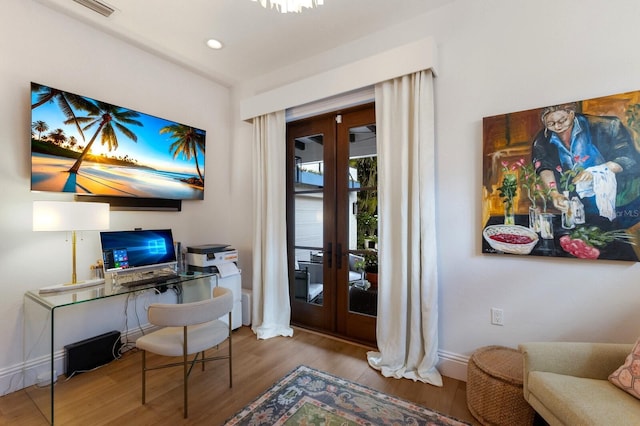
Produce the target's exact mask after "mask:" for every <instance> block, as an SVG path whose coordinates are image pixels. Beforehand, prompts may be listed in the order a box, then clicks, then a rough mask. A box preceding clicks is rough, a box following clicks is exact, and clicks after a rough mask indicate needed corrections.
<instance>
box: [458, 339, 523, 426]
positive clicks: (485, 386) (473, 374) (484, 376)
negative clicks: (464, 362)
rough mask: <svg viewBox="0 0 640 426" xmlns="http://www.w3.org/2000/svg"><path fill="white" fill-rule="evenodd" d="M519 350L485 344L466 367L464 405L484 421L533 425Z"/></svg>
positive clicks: (485, 423) (480, 420)
mask: <svg viewBox="0 0 640 426" xmlns="http://www.w3.org/2000/svg"><path fill="white" fill-rule="evenodd" d="M523 363H524V361H523V358H522V354H521V353H520V352H519V351H517V350H515V349H512V348H506V347H504V346H486V347H484V348H480V349H478V350H477V351H475V352H474V353H473V355H471V359H470V360H469V366H468V367H467V406H468V407H469V411H471V414H473V416H474V417H475V418H476V419H477V420H478V421H479V422H480V423H482V424H483V425H517V426H522V425H532V424H533V418H534V415H535V412H534V411H533V408H531V406H530V405H529V404H528V403H527V401H525V399H524V396H523V395H522V370H523Z"/></svg>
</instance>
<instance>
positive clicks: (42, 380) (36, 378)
mask: <svg viewBox="0 0 640 426" xmlns="http://www.w3.org/2000/svg"><path fill="white" fill-rule="evenodd" d="M53 330H54V328H53V310H52V309H51V308H50V307H48V306H43V305H41V304H40V303H38V302H37V301H35V300H33V299H31V298H29V297H25V299H24V323H23V342H24V347H23V358H24V371H23V379H24V387H25V390H26V393H27V395H28V396H29V397H30V398H31V400H32V401H33V403H34V404H35V406H36V407H37V408H38V410H40V412H41V413H42V415H43V417H44V418H45V419H46V420H47V421H48V422H49V423H50V424H53V413H54V406H53V392H54V386H53V384H54V383H55V379H56V378H55V368H54V355H55V353H54V351H53V342H54V335H53Z"/></svg>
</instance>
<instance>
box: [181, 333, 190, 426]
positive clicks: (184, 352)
mask: <svg viewBox="0 0 640 426" xmlns="http://www.w3.org/2000/svg"><path fill="white" fill-rule="evenodd" d="M183 339H184V340H183V344H182V361H183V364H184V378H183V381H184V383H183V388H184V418H185V419H186V418H187V397H188V393H189V392H188V379H189V373H188V370H187V327H186V326H185V327H184V337H183Z"/></svg>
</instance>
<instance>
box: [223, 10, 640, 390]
mask: <svg viewBox="0 0 640 426" xmlns="http://www.w3.org/2000/svg"><path fill="white" fill-rule="evenodd" d="M638 16H640V4H639V3H638V2H637V1H635V0H617V1H615V2H612V3H607V4H605V3H602V2H599V1H595V0H561V1H558V0H539V1H536V2H520V1H517V2H516V1H512V0H483V1H480V2H479V1H475V0H458V1H456V2H454V3H453V4H450V5H448V6H445V7H443V8H441V9H438V10H436V11H435V12H433V13H429V14H426V15H422V16H418V17H416V18H414V19H413V21H411V22H409V23H405V24H403V25H401V26H398V27H395V28H388V29H384V30H382V31H380V32H379V33H376V34H371V35H370V36H368V37H366V38H363V39H361V40H358V41H356V42H354V43H351V44H348V45H344V46H341V47H340V48H337V49H334V50H332V51H330V52H326V53H325V54H323V55H319V56H317V57H315V58H311V59H309V60H307V61H305V62H304V63H300V64H297V65H295V66H290V67H287V68H286V69H283V70H280V72H278V73H274V74H270V75H265V76H263V77H261V78H260V79H258V80H254V81H250V82H245V83H244V84H243V85H241V86H239V87H236V88H235V90H234V98H235V101H234V102H239V101H240V100H242V99H246V98H248V97H251V96H253V95H255V94H258V93H261V92H264V91H266V90H271V89H273V88H276V87H279V86H282V85H285V84H288V83H291V82H294V81H297V80H301V79H303V78H305V77H307V76H308V74H309V70H314V72H318V73H320V72H323V71H326V70H327V69H331V68H335V67H339V66H342V65H344V64H345V63H348V62H349V61H355V60H358V59H361V58H365V57H367V56H371V55H373V54H376V53H378V52H381V51H384V50H388V49H390V48H393V47H396V46H399V45H402V44H405V43H408V42H410V41H412V40H415V39H418V38H423V37H429V36H433V37H434V38H435V40H436V42H437V43H438V56H439V58H438V77H437V78H436V80H435V91H436V125H437V129H436V134H437V142H436V151H437V152H436V156H437V162H436V164H437V170H436V176H437V180H438V182H437V187H438V194H437V201H438V206H437V213H438V227H437V230H438V231H437V232H438V235H437V238H438V250H439V274H440V279H439V289H440V297H439V299H440V308H439V313H440V315H439V316H440V318H439V330H440V337H439V339H440V340H439V348H440V355H441V358H442V363H441V370H442V371H443V372H444V373H445V374H449V375H451V376H454V377H459V378H465V374H466V373H465V371H466V370H465V368H464V367H465V362H466V360H467V358H468V356H469V355H470V354H471V353H472V352H473V351H474V350H475V349H476V348H478V347H481V346H484V345H492V344H499V345H506V346H512V347H515V346H517V344H518V343H520V342H523V341H527V340H589V341H594V340H595V341H603V342H633V341H634V340H635V339H636V338H637V337H638V335H640V332H639V330H638V326H637V324H638V320H639V316H640V315H639V312H640V310H639V309H638V303H639V302H638V300H640V286H638V281H639V279H640V265H638V264H635V263H627V262H612V261H596V262H585V261H579V260H571V259H546V258H535V257H531V258H529V257H527V258H520V257H515V256H510V257H509V256H496V255H483V254H482V253H481V243H482V241H481V238H482V237H481V228H482V224H481V178H482V172H481V170H482V118H483V117H486V116H491V115H496V114H500V113H506V112H512V111H519V110H525V109H530V108H536V107H541V106H545V105H550V104H555V103H560V102H564V101H571V100H580V99H588V98H593V97H598V96H604V95H609V94H615V93H621V92H626V91H633V90H639V89H640V73H638V70H639V69H640V51H639V50H638V49H637V40H638V38H639V36H640V31H639V30H638V25H637V18H638ZM235 113H236V111H234V114H235ZM235 131H236V134H235V138H234V141H235V142H234V143H244V140H245V139H246V138H247V137H250V134H248V131H247V130H246V125H245V124H243V123H241V122H239V121H238V119H237V117H236V126H235ZM452 212H455V214H451V213H452ZM491 307H499V308H502V309H504V317H505V325H504V326H492V325H491V324H490V308H491Z"/></svg>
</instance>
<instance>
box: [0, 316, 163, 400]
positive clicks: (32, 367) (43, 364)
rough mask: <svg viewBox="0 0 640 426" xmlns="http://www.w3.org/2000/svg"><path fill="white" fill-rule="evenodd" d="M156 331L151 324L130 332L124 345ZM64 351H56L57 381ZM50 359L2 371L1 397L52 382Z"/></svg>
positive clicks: (40, 358) (60, 371) (46, 357)
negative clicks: (148, 332) (153, 330)
mask: <svg viewBox="0 0 640 426" xmlns="http://www.w3.org/2000/svg"><path fill="white" fill-rule="evenodd" d="M152 329H155V327H154V326H152V325H151V324H146V325H144V326H142V327H138V328H136V329H135V330H129V332H128V333H126V334H125V335H123V336H122V337H121V340H122V342H123V343H125V342H135V341H136V339H137V338H138V337H140V336H142V334H143V333H147V331H149V330H152ZM64 355H65V354H64V349H61V350H59V351H56V353H55V354H54V358H53V365H54V371H55V376H56V380H57V378H58V376H60V375H61V374H64ZM49 360H50V359H49V357H48V356H42V357H38V358H34V359H30V360H28V361H26V362H21V363H18V364H14V365H12V366H10V367H6V368H3V369H0V396H4V395H7V394H9V393H12V392H15V391H18V390H20V389H24V388H28V387H29V386H33V385H35V384H37V383H43V381H44V382H50V377H51V370H50V368H51V367H50V366H49Z"/></svg>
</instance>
